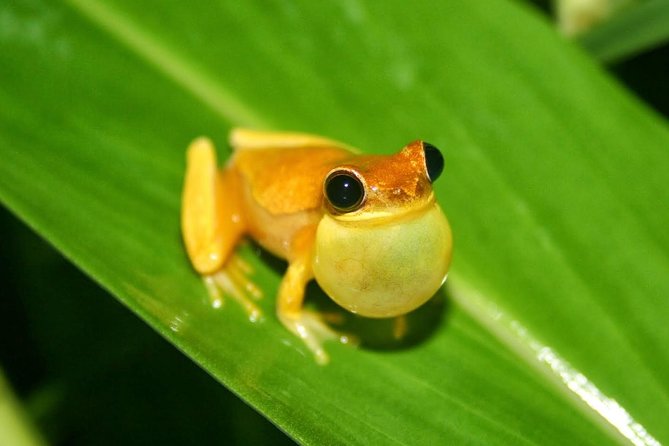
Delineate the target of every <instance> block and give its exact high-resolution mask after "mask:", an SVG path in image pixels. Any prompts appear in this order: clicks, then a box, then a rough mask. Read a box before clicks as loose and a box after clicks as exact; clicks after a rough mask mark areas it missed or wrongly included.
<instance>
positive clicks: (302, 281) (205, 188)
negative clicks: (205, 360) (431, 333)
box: [182, 129, 451, 363]
mask: <svg viewBox="0 0 669 446" xmlns="http://www.w3.org/2000/svg"><path fill="white" fill-rule="evenodd" d="M230 142H231V145H232V147H233V148H234V150H235V151H234V154H233V156H232V158H231V159H230V160H229V162H228V163H227V165H226V166H225V167H224V168H223V169H220V170H219V169H218V167H217V164H216V158H215V152H214V149H213V146H212V144H211V142H210V141H209V140H207V139H205V138H199V139H197V140H195V141H194V142H193V143H192V144H191V146H190V147H189V149H188V167H187V172H186V180H185V185H184V192H183V198H182V232H183V237H184V242H185V246H186V250H187V253H188V256H189V258H190V260H191V262H192V264H193V266H194V268H195V270H196V271H197V272H198V273H200V274H201V275H202V276H203V277H204V280H205V283H206V284H207V287H208V289H209V291H210V294H211V296H212V299H213V302H214V303H215V305H216V306H218V305H220V302H221V298H222V296H221V291H222V292H223V294H226V295H230V296H231V297H233V298H234V299H236V300H237V301H239V302H240V303H241V304H242V305H243V306H244V307H245V308H246V310H247V311H248V313H249V316H250V318H251V319H252V320H256V319H258V318H259V317H260V310H259V309H258V308H257V307H256V306H255V304H254V303H253V302H252V301H251V300H250V299H248V295H249V294H250V295H252V296H253V295H259V293H258V292H257V291H256V289H255V288H254V286H253V285H252V283H250V282H249V281H248V280H246V278H245V271H244V269H245V267H244V265H243V262H241V261H240V260H239V258H237V257H236V255H235V254H234V253H235V248H236V246H237V244H238V243H239V241H240V239H241V238H242V237H243V236H250V237H251V238H253V239H254V240H255V241H257V242H258V243H259V244H260V245H261V246H262V247H264V248H265V249H267V250H269V251H270V252H272V253H273V254H275V255H277V256H279V257H281V258H284V259H286V260H287V261H288V269H287V271H286V274H285V275H284V278H283V281H282V283H281V286H280V290H279V295H278V299H277V314H278V317H279V319H280V320H281V322H282V323H283V324H284V326H286V328H288V329H289V330H290V331H291V332H293V333H294V334H295V335H297V336H298V337H300V338H301V339H302V340H303V341H304V343H305V344H306V345H307V347H309V349H310V350H311V351H312V352H313V354H314V356H315V359H316V361H317V362H319V363H326V362H327V361H328V356H327V354H326V353H325V350H324V349H323V347H322V344H323V342H324V341H326V340H330V339H335V340H339V341H340V342H344V343H346V342H350V339H349V338H347V337H346V336H342V335H339V334H337V333H335V332H334V331H333V330H332V329H331V328H330V327H328V326H327V325H325V324H324V322H322V320H321V318H320V316H319V315H318V314H316V313H312V312H309V311H307V310H305V309H304V308H302V303H303V300H304V289H305V286H306V284H307V282H309V281H310V280H311V279H312V278H314V275H315V276H316V279H317V281H318V282H319V284H321V285H322V286H323V288H324V290H325V291H326V292H327V293H328V294H329V295H330V296H331V297H333V299H335V300H336V301H337V302H338V303H340V304H341V305H342V306H345V307H346V308H348V309H349V310H350V311H353V312H360V313H361V314H364V315H368V316H372V317H385V316H389V315H399V314H403V313H405V312H406V311H410V310H411V309H413V308H415V306H417V305H419V304H420V303H422V302H423V301H425V300H426V299H427V298H429V296H431V294H433V293H434V292H435V291H436V288H438V286H439V285H440V284H441V283H442V282H443V280H445V274H446V271H447V269H448V265H449V264H450V257H451V234H450V228H449V227H448V223H447V221H446V219H445V217H443V214H442V213H441V211H440V210H439V208H438V206H437V205H436V204H435V202H434V194H433V192H432V186H431V182H430V179H429V178H428V175H427V172H426V159H425V155H424V148H423V143H422V142H421V141H414V142H412V143H410V144H409V145H407V146H406V147H405V148H404V149H403V150H401V151H400V152H399V153H397V154H395V155H389V156H382V155H357V154H355V153H354V151H353V149H351V148H349V147H347V146H345V145H344V144H341V143H338V142H335V141H331V140H328V139H325V138H321V137H318V136H312V135H304V134H299V133H266V132H254V131H249V130H242V129H236V130H233V132H232V133H231V136H230ZM333 170H336V171H337V172H339V171H343V172H347V173H348V172H350V173H352V174H354V175H355V177H357V178H358V179H360V180H361V182H362V185H363V186H364V191H365V195H364V200H363V201H362V203H361V204H360V205H359V207H357V208H356V209H355V210H352V211H350V212H342V211H341V210H338V209H337V207H336V206H334V205H333V204H332V203H330V201H329V199H328V198H327V197H326V196H325V194H324V181H325V180H326V177H328V174H329V173H330V172H332V171H333ZM424 214H429V215H430V217H429V218H423V217H422V216H423V215H424ZM326 220H327V221H326ZM405 220H406V221H407V223H406V225H408V226H411V227H416V228H418V229H416V230H412V231H413V233H412V235H410V236H405V235H400V236H399V237H400V238H399V239H398V243H399V244H400V245H401V244H402V243H405V244H406V245H407V249H408V250H410V249H411V248H412V247H414V246H415V245H416V244H417V243H425V242H424V241H421V240H422V239H421V240H419V239H418V238H417V237H419V238H420V236H421V235H423V234H424V233H429V234H433V233H434V234H435V235H434V236H432V235H430V237H431V238H430V240H429V243H428V244H429V245H433V244H434V242H433V240H432V239H434V238H436V239H437V244H436V246H437V248H435V249H436V250H437V251H435V254H434V257H436V258H437V263H438V264H439V265H441V266H440V267H439V268H438V269H439V271H437V272H436V273H434V274H432V273H431V272H429V271H426V274H428V276H426V277H429V279H427V280H428V282H430V283H431V285H430V286H431V288H430V289H429V290H425V291H421V295H420V296H418V297H416V299H413V301H411V302H404V301H403V299H400V300H401V302H400V301H398V302H393V304H392V305H390V304H388V305H385V304H384V303H382V304H379V303H378V302H380V300H379V299H380V298H382V297H383V296H384V295H385V294H384V293H386V291H384V290H383V289H378V290H375V291H368V288H370V287H369V283H370V281H371V282H372V284H373V283H375V282H379V281H392V280H394V279H393V277H395V276H396V275H397V274H400V273H398V272H397V271H395V270H396V267H394V266H390V265H389V267H388V268H386V266H385V265H384V262H386V260H376V257H372V258H370V260H365V259H366V257H364V256H362V257H360V256H359V255H358V254H356V253H347V251H346V250H347V249H350V248H347V247H346V245H336V244H337V243H340V242H339V241H338V240H340V239H342V237H343V238H344V239H345V238H346V237H348V234H349V232H355V234H354V236H355V237H362V238H361V239H360V240H362V241H363V244H364V242H366V241H367V240H370V243H372V242H374V243H375V238H383V239H385V240H387V237H388V236H387V235H383V236H381V235H379V236H378V237H376V236H375V234H378V233H380V232H379V229H377V228H380V230H381V231H391V232H392V234H394V233H397V232H398V228H399V230H400V232H401V226H402V225H405V223H403V222H404V221H405ZM423 220H425V222H427V223H424V222H423ZM435 222H436V223H435ZM398 225H399V226H398ZM390 227H392V229H387V228H390ZM360 231H363V232H362V233H360ZM393 231H394V232H393ZM426 231H427V232H426ZM361 234H362V235H361ZM384 234H385V233H384ZM389 234H390V232H389ZM390 236H391V237H392V235H390ZM407 237H409V238H407ZM331 238H332V239H333V241H332V242H330V241H329V240H330V239H331ZM423 238H425V237H423ZM405 239H406V241H405ZM326 240H327V241H326ZM356 243H357V244H360V242H356ZM335 245H336V247H335ZM342 246H343V247H342ZM402 249H403V248H402ZM428 249H429V248H428ZM368 251H374V249H373V248H372V249H371V250H370V249H368ZM379 251H383V249H379ZM342 252H343V254H342ZM398 252H400V254H401V252H402V251H401V250H400V251H398ZM338 256H339V257H338ZM342 256H343V257H342ZM377 257H378V256H377ZM358 258H361V259H362V260H360V261H362V262H363V263H365V267H366V266H367V264H373V265H372V267H371V270H370V271H368V272H365V275H364V277H362V273H360V274H358V270H359V268H356V269H355V271H354V272H353V273H352V274H351V273H350V272H349V270H347V269H346V268H347V267H348V268H350V261H351V260H357V259H358ZM379 258H380V257H379ZM409 260H411V259H409ZM342 262H343V263H342ZM388 262H390V261H388ZM392 263H394V264H396V263H398V262H396V261H393V262H392ZM400 263H402V262H400ZM432 263H434V262H432ZM347 265H348V266H347ZM426 269H427V267H426ZM359 275H360V276H361V277H358V276H359ZM349 277H352V279H351V283H350V284H349V283H348V282H347V279H348V278H349ZM340 279H341V280H340ZM356 280H357V281H358V282H359V283H358V282H356ZM398 280H399V279H398ZM421 280H423V281H425V279H421ZM321 282H323V283H321ZM363 282H364V285H361V284H362V283H363ZM340 283H341V284H340ZM344 285H345V286H346V287H347V288H346V289H345V290H343V289H342V290H340V289H339V288H343V287H344ZM391 285H392V284H391ZM371 288H374V287H373V286H372V287H371ZM395 288H396V286H395ZM433 288H434V289H433ZM351 289H356V290H358V291H357V292H353V293H351V291H350V290H351ZM368 292H369V293H370V299H372V300H374V303H373V305H372V306H369V307H368V308H366V307H365V305H360V306H359V305H358V304H359V302H358V301H357V300H356V298H357V297H358V296H361V297H362V298H363V299H364V298H365V296H366V294H365V293H368ZM409 294H410V292H409ZM427 294H429V296H427ZM338 296H341V297H339V298H338ZM379 296H381V297H379ZM426 296H427V297H426ZM380 307H383V308H380ZM378 308H380V309H378ZM356 310H358V311H356ZM398 326H404V325H402V323H400V324H399V325H398Z"/></svg>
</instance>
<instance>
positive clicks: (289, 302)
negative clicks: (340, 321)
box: [277, 227, 354, 364]
mask: <svg viewBox="0 0 669 446" xmlns="http://www.w3.org/2000/svg"><path fill="white" fill-rule="evenodd" d="M314 237H315V228H312V227H310V228H305V229H304V230H302V231H300V233H298V235H297V236H296V238H295V240H294V241H293V244H292V251H293V254H294V255H293V256H291V259H290V260H289V261H288V269H287V270H286V274H285V275H284V276H283V280H282V281H281V286H280V288H279V296H278V298H277V315H278V317H279V320H280V321H281V323H282V324H283V325H284V326H285V327H286V328H287V329H288V330H290V331H291V332H292V333H293V334H294V335H295V336H297V337H299V338H300V339H302V341H303V342H304V344H305V345H306V346H307V347H308V348H309V350H311V352H312V353H313V355H314V358H315V359H316V362H318V363H319V364H327V363H328V361H329V360H330V359H329V357H328V354H327V353H326V352H325V349H324V348H323V343H324V342H325V341H330V340H334V341H339V342H341V343H342V344H349V343H354V340H353V339H352V338H351V337H350V336H348V335H345V334H341V333H337V332H336V331H335V330H333V329H332V328H330V327H329V326H328V325H327V324H326V323H325V322H324V321H323V317H322V316H321V315H320V314H319V313H316V312H314V311H310V310H307V309H305V308H304V307H303V302H304V291H305V287H306V286H307V283H308V282H309V280H311V279H312V277H313V272H312V269H311V261H312V256H313V240H314Z"/></svg>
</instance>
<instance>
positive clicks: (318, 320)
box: [279, 310, 358, 365]
mask: <svg viewBox="0 0 669 446" xmlns="http://www.w3.org/2000/svg"><path fill="white" fill-rule="evenodd" d="M279 317H280V319H281V322H282V323H283V325H284V326H286V328H288V330H290V331H291V332H292V333H293V334H294V335H296V336H297V337H299V338H300V339H302V342H304V344H305V345H306V346H307V347H308V348H309V350H311V352H312V354H313V355H314V359H315V360H316V362H317V363H318V364H321V365H324V364H327V363H328V362H329V361H330V357H329V356H328V354H327V352H326V351H325V349H324V348H323V344H324V343H325V342H326V341H336V342H340V343H342V344H348V345H357V344H358V339H357V338H356V337H354V336H351V335H349V334H346V333H340V332H338V331H336V330H333V329H332V328H331V327H329V326H328V325H327V324H326V323H325V322H323V317H322V315H320V314H319V313H316V312H312V311H308V310H302V311H301V312H300V313H299V314H297V315H294V316H293V315H291V316H285V315H280V316H279Z"/></svg>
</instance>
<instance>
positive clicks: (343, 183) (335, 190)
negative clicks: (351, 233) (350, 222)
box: [325, 170, 365, 213]
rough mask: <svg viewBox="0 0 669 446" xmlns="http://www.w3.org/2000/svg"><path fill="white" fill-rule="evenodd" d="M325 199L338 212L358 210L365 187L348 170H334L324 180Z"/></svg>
mask: <svg viewBox="0 0 669 446" xmlns="http://www.w3.org/2000/svg"><path fill="white" fill-rule="evenodd" d="M325 197H326V198H327V199H328V201H329V202H330V204H331V205H332V207H333V208H334V209H335V210H336V211H338V212H342V213H344V212H352V211H355V210H357V209H360V206H361V205H362V203H363V201H364V199H365V187H364V186H363V184H362V181H361V180H360V178H358V177H357V175H355V174H354V173H352V172H350V171H348V170H335V171H334V172H332V173H330V175H328V177H327V178H326V179H325Z"/></svg>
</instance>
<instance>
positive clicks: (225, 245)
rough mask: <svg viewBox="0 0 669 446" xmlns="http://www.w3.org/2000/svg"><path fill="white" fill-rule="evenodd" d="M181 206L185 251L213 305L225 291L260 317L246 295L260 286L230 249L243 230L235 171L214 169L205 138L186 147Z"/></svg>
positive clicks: (251, 315) (256, 295) (255, 293)
mask: <svg viewBox="0 0 669 446" xmlns="http://www.w3.org/2000/svg"><path fill="white" fill-rule="evenodd" d="M181 209H182V211H181V228H182V233H183V238H184V244H185V245H186V251H187V253H188V257H189V258H190V260H191V263H192V264H193V267H194V268H195V270H196V271H197V272H198V273H200V274H201V275H202V277H203V279H204V282H205V284H206V286H207V290H208V291H209V296H210V297H211V301H212V305H213V306H214V307H220V306H221V305H222V304H223V297H224V296H230V297H232V298H233V299H235V300H236V301H238V302H239V303H240V304H241V305H242V307H243V308H244V309H245V310H246V312H247V313H248V315H249V318H250V319H251V320H252V321H255V320H258V319H260V317H261V316H262V314H261V312H260V309H259V308H258V307H257V306H256V305H255V303H253V301H252V300H251V299H249V296H251V298H255V299H257V298H259V297H260V290H259V289H258V288H257V287H256V286H255V285H254V284H253V283H252V282H251V281H250V280H249V279H248V278H247V275H248V274H250V272H251V271H250V269H249V267H248V265H247V264H246V263H244V261H243V260H242V259H241V258H239V257H238V256H237V255H236V254H235V248H236V245H237V244H238V242H239V239H240V238H241V236H242V235H243V234H244V232H245V231H246V222H245V220H244V215H243V212H242V206H241V185H240V180H239V175H238V173H237V172H236V171H235V169H234V167H227V168H225V169H223V170H220V169H219V167H218V165H217V162H216V152H215V150H214V146H213V144H212V143H211V141H210V140H209V139H207V138H198V139H196V140H195V141H193V142H192V143H191V145H190V146H189V147H188V153H187V168H186V179H185V183H184V190H183V196H182V208H181Z"/></svg>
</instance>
